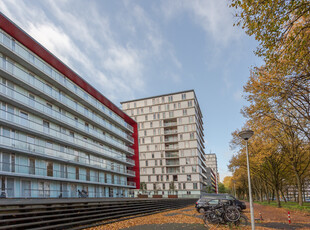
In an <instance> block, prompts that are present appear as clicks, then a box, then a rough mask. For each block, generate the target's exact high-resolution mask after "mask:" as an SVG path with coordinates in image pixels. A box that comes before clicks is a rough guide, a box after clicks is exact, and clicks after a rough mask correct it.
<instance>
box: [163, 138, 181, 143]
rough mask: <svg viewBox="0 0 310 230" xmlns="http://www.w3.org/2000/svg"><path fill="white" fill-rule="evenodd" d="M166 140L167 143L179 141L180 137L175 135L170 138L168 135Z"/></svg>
mask: <svg viewBox="0 0 310 230" xmlns="http://www.w3.org/2000/svg"><path fill="white" fill-rule="evenodd" d="M165 142H166V143H169V142H170V143H171V142H178V138H177V137H174V138H173V137H170V138H169V137H168V138H165Z"/></svg>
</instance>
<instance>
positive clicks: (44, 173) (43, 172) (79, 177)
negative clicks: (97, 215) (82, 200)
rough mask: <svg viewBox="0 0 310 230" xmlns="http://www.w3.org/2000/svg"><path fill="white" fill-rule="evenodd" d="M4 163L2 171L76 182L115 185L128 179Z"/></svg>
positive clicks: (2, 163) (125, 184)
mask: <svg viewBox="0 0 310 230" xmlns="http://www.w3.org/2000/svg"><path fill="white" fill-rule="evenodd" d="M0 163H1V165H2V172H11V173H18V174H27V175H32V176H33V178H36V177H37V178H39V177H49V178H55V179H56V178H57V179H59V178H62V179H70V180H76V182H85V181H87V182H90V183H91V182H94V184H96V183H104V184H113V185H123V186H127V180H120V179H118V180H112V179H108V178H107V177H106V176H104V174H101V173H99V172H98V174H97V175H95V176H92V175H91V173H89V174H88V173H81V172H79V173H76V172H70V171H69V170H68V168H67V167H66V168H64V170H62V171H61V170H56V169H48V168H47V167H38V166H35V167H34V166H29V165H23V164H17V163H16V162H15V163H14V164H12V163H7V162H0Z"/></svg>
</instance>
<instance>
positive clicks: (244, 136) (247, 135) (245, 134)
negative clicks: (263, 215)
mask: <svg viewBox="0 0 310 230" xmlns="http://www.w3.org/2000/svg"><path fill="white" fill-rule="evenodd" d="M253 134H254V132H253V131H252V130H245V131H241V132H240V133H239V137H241V138H242V139H244V140H245V141H246V160H247V169H248V184H249V198H250V212H251V226H252V230H254V229H255V223H254V209H253V200H252V188H251V176H250V162H249V151H248V140H249V139H250V137H251V136H253Z"/></svg>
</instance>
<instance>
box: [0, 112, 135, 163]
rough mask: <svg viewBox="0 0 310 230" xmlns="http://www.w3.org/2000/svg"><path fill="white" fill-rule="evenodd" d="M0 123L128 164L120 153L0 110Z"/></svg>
mask: <svg viewBox="0 0 310 230" xmlns="http://www.w3.org/2000/svg"><path fill="white" fill-rule="evenodd" d="M1 121H4V123H10V124H11V125H15V126H18V127H21V128H23V129H27V130H28V131H31V132H32V133H36V134H37V136H40V135H42V134H45V135H46V136H48V137H54V138H57V139H59V140H61V141H65V142H66V143H67V144H68V145H71V146H73V147H75V148H80V149H83V150H84V151H85V150H86V151H87V152H93V153H95V154H97V155H100V156H103V157H108V158H112V159H114V160H117V161H122V162H128V161H127V159H126V157H123V156H122V155H121V154H120V153H117V152H113V151H111V150H108V149H107V148H104V147H103V146H101V145H96V144H94V143H89V142H87V141H86V140H84V139H78V138H76V137H72V136H70V135H67V134H65V133H62V132H60V131H57V130H54V129H51V128H49V127H45V126H43V125H42V124H38V123H36V122H33V121H30V120H28V119H25V118H22V117H20V116H17V115H15V114H11V113H8V112H6V111H3V110H1V109H0V122H1ZM128 163H131V162H128ZM131 164H132V163H131ZM133 164H134V162H133Z"/></svg>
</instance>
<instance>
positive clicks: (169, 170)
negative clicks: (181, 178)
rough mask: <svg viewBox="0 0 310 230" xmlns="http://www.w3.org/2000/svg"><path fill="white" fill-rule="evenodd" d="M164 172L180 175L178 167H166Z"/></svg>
mask: <svg viewBox="0 0 310 230" xmlns="http://www.w3.org/2000/svg"><path fill="white" fill-rule="evenodd" d="M166 171H167V173H180V168H179V167H174V168H172V167H168V168H167V170H166Z"/></svg>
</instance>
